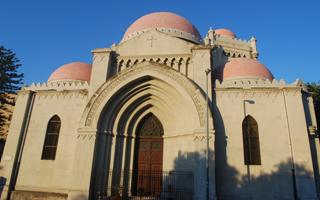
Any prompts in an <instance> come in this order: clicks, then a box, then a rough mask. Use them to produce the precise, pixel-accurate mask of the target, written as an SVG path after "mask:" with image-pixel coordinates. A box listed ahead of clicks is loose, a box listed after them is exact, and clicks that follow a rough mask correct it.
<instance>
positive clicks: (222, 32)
mask: <svg viewBox="0 0 320 200" xmlns="http://www.w3.org/2000/svg"><path fill="white" fill-rule="evenodd" d="M214 32H215V34H216V35H221V36H225V37H229V38H235V37H236V34H234V33H233V32H232V31H230V30H228V29H225V28H220V29H216V30H214Z"/></svg>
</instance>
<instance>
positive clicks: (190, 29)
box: [122, 12, 201, 43]
mask: <svg viewBox="0 0 320 200" xmlns="http://www.w3.org/2000/svg"><path fill="white" fill-rule="evenodd" d="M150 29H156V30H158V31H161V32H165V33H167V34H170V35H173V36H175V37H179V38H183V39H186V40H189V41H193V42H196V43H199V42H200V41H201V36H200V33H199V31H198V30H197V28H196V27H195V26H193V25H192V24H191V23H190V22H189V21H188V20H186V19H185V18H183V17H181V16H179V15H177V14H174V13H171V12H155V13H150V14H147V15H145V16H142V17H140V18H139V19H137V20H136V21H135V22H134V23H133V24H131V26H130V27H129V28H128V29H127V31H126V33H125V34H124V36H123V39H122V41H125V40H127V39H129V38H131V37H135V36H137V35H140V34H141V33H143V32H145V31H146V30H150Z"/></svg>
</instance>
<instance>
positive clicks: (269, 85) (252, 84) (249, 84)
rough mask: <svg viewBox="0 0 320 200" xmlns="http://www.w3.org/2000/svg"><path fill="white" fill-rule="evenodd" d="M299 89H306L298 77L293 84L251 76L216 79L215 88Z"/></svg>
mask: <svg viewBox="0 0 320 200" xmlns="http://www.w3.org/2000/svg"><path fill="white" fill-rule="evenodd" d="M263 88H265V89H298V90H305V87H304V84H303V82H302V81H301V80H300V79H297V80H296V81H295V82H294V83H292V84H286V82H285V81H284V80H283V79H281V80H279V81H278V80H276V79H274V80H273V81H270V80H269V79H266V80H263V79H252V78H251V79H250V78H238V79H234V80H226V81H223V82H220V81H219V80H216V81H215V90H217V91H219V90H225V89H263Z"/></svg>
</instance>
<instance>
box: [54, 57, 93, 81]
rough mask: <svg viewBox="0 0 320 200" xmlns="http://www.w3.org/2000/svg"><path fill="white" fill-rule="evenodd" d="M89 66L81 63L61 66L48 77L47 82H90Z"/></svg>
mask: <svg viewBox="0 0 320 200" xmlns="http://www.w3.org/2000/svg"><path fill="white" fill-rule="evenodd" d="M90 75H91V65H90V64H87V63H82V62H72V63H68V64H65V65H62V66H61V67H59V68H58V69H56V70H55V71H54V72H53V73H52V74H51V75H50V77H49V79H48V82H52V81H63V80H79V81H88V82H89V81H90Z"/></svg>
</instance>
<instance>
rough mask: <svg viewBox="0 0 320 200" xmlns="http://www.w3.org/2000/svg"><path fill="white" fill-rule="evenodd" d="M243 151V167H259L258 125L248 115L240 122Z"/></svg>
mask: <svg viewBox="0 0 320 200" xmlns="http://www.w3.org/2000/svg"><path fill="white" fill-rule="evenodd" d="M242 134H243V151H244V164H245V165H261V155H260V142H259V132H258V124H257V122H256V120H255V119H254V118H253V117H251V116H250V115H248V116H247V117H246V118H244V120H243V122H242Z"/></svg>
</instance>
